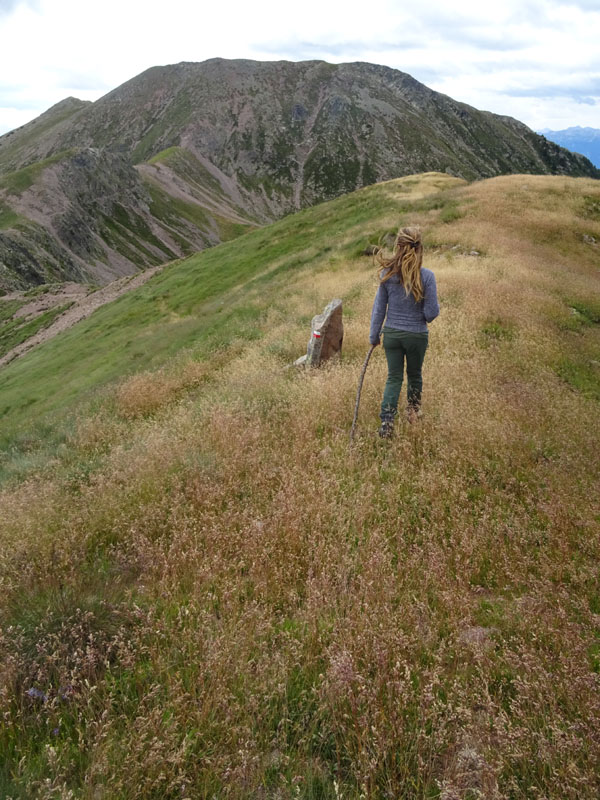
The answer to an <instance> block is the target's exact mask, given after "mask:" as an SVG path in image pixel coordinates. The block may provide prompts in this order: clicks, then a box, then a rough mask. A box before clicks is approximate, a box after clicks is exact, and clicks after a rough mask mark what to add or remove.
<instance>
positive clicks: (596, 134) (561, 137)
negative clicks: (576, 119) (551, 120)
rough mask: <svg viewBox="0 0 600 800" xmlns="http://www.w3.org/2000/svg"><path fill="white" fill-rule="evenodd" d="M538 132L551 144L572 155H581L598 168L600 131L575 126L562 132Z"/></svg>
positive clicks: (599, 162) (547, 130)
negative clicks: (568, 151)
mask: <svg viewBox="0 0 600 800" xmlns="http://www.w3.org/2000/svg"><path fill="white" fill-rule="evenodd" d="M539 132H540V133H541V134H542V135H543V136H545V137H546V139H550V141H551V142H556V144H560V145H562V147H566V148H567V149H568V150H571V152H573V153H581V155H583V156H585V157H586V158H589V160H590V161H591V162H592V164H594V165H595V166H596V167H600V130H598V129H597V128H580V127H579V126H577V127H574V128H566V129H565V130H563V131H551V130H550V129H548V128H546V129H544V130H541V131H539Z"/></svg>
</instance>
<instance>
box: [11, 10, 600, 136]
mask: <svg viewBox="0 0 600 800" xmlns="http://www.w3.org/2000/svg"><path fill="white" fill-rule="evenodd" d="M215 56H220V57H223V58H255V59H265V60H266V59H268V60H278V59H288V60H290V61H300V60H304V59H324V60H326V61H331V62H343V61H370V62H373V63H377V64H385V65H387V66H390V67H394V68H396V69H399V70H402V71H403V72H408V73H410V74H411V75H413V76H414V77H415V78H417V80H420V81H421V82H423V83H425V84H426V85H427V86H430V87H431V88H432V89H436V90H437V91H440V92H444V93H445V94H448V95H450V96H451V97H453V98H454V99H456V100H460V101H463V102H466V103H470V104H471V105H473V106H476V107H477V108H481V109H486V110H489V111H494V112H496V113H499V114H508V115H510V116H513V117H517V119H520V120H522V121H523V122H525V123H527V124H528V125H530V126H531V127H532V128H534V129H536V130H538V129H541V128H552V129H562V128H568V127H570V126H573V125H581V126H591V127H595V128H600V0H496V2H492V3H487V2H486V1H485V0H476V1H475V0H453V2H449V0H446V1H444V0H412V2H408V1H406V2H405V1H404V0H400V1H396V2H394V1H393V0H361V2H357V1H356V0H344V2H338V0H330V1H329V2H328V0H300V1H299V2H294V3H293V4H292V3H285V2H282V0H254V1H253V2H250V0H229V2H218V0H213V2H211V3H210V4H207V3H202V2H192V1H191V0H167V1H165V0H160V1H159V0H103V2H101V3H95V2H89V3H88V2H85V0H0V133H2V132H5V131H8V130H10V129H12V128H15V127H17V126H19V125H22V124H23V123H25V122H27V121H28V120H30V119H33V118H34V117H36V116H38V114H40V113H41V112H42V111H45V110H46V109H47V108H49V107H50V106H51V105H53V104H54V103H56V102H58V101H59V100H62V99H63V98H65V97H68V96H70V95H73V96H75V97H79V98H81V99H83V100H96V99H97V98H99V97H101V96H102V95H103V94H105V93H106V92H108V91H110V90H111V89H114V88H115V87H116V86H118V85H120V84H121V83H123V82H124V81H126V80H128V79H129V78H132V77H134V76H135V75H137V74H139V73H140V72H142V71H143V70H145V69H147V68H148V67H151V66H155V65H157V64H173V63H177V62H178V61H203V60H204V59H207V58H213V57H215Z"/></svg>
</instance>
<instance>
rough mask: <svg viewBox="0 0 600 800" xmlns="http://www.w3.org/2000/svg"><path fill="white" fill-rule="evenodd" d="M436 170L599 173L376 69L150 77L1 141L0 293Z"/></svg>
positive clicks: (106, 271)
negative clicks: (366, 187)
mask: <svg viewBox="0 0 600 800" xmlns="http://www.w3.org/2000/svg"><path fill="white" fill-rule="evenodd" d="M431 170H435V171H438V172H444V173H448V174H450V175H455V176H458V177H460V178H463V179H466V180H475V179H477V178H489V177H492V176H494V175H500V174H505V173H514V172H516V173H521V172H523V173H539V174H549V175H550V174H551V175H570V176H572V177H592V178H598V177H600V170H598V169H597V168H595V167H594V166H593V164H592V163H591V162H590V161H588V159H587V158H585V157H584V156H581V155H577V154H575V153H571V152H569V151H568V150H566V149H564V148H562V147H559V146H558V145H557V144H555V143H554V142H551V141H548V140H547V139H545V138H544V137H543V136H539V135H538V134H536V133H534V132H533V131H532V130H531V129H530V128H528V127H527V126H526V125H524V124H523V123H522V122H519V121H518V120H515V119H512V118H511V117H506V116H500V115H498V114H492V113H490V112H487V111H479V110H478V109H476V108H473V107H472V106H468V105H466V104H465V103H461V102H458V101H456V100H453V99H452V98H450V97H447V96H446V95H443V94H439V93H438V92H434V91H433V90H431V89H429V88H428V87H427V86H425V85H423V84H421V83H419V81H417V80H415V79H414V78H412V77H411V76H410V75H408V74H406V73H404V72H400V71H399V70H395V69H390V68H389V67H384V66H381V65H377V64H368V63H364V62H354V63H350V64H328V63H326V62H324V61H300V62H290V61H277V62H274V61H250V60H245V59H233V60H228V59H222V58H213V59H209V60H207V61H204V62H201V63H190V62H182V63H180V64H169V65H166V66H160V67H152V68H151V69H148V70H146V71H144V72H143V73H141V74H140V75H136V76H135V77H134V78H132V79H131V80H129V81H127V82H126V83H124V84H122V85H121V86H118V87H117V88H116V89H114V90H113V91H111V92H109V93H108V94H107V95H105V96H104V97H101V98H100V99H99V100H97V101H96V102H94V103H83V102H81V101H78V100H76V99H75V98H67V99H66V100H64V101H62V102H61V103H58V104H57V105H55V106H53V107H52V108H51V109H49V110H48V111H47V112H45V113H44V114H42V115H41V116H40V117H39V118H38V119H36V120H32V121H31V122H30V123H27V124H26V125H23V126H22V127H21V128H18V129H17V130H15V131H11V132H9V133H7V134H5V135H4V136H0V293H1V292H2V291H3V290H4V291H14V290H17V289H27V288H28V287H29V286H32V285H37V284H40V283H52V282H57V281H61V282H62V281H65V280H70V281H73V280H75V281H79V282H82V283H92V284H104V283H107V282H109V281H111V280H113V279H114V278H117V277H119V276H123V275H128V274H132V273H134V272H136V271H137V270H138V269H142V268H147V267H149V266H153V265H156V264H161V263H163V262H165V261H168V260H172V259H174V258H178V257H182V256H187V255H190V254H191V253H193V252H195V251H196V250H202V249H204V248H206V247H209V246H212V245H214V244H217V243H219V242H224V241H228V240H229V239H231V238H233V236H235V235H236V234H237V233H241V232H243V231H244V230H247V229H249V228H251V227H254V226H256V225H257V224H262V223H265V222H272V221H273V220H275V219H279V218H281V217H282V216H284V215H285V214H288V213H291V212H295V211H297V210H299V209H301V208H305V207H307V206H311V205H314V204H315V203H318V202H321V201H324V200H329V199H332V198H335V197H339V196H340V195H342V194H344V193H346V192H351V191H354V190H355V189H358V188H360V187H362V186H367V185H369V184H373V183H376V182H378V181H383V180H387V179H390V178H398V177H400V176H404V175H410V174H412V173H422V172H428V171H431Z"/></svg>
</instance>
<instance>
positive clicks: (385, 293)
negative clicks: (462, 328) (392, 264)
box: [369, 267, 440, 344]
mask: <svg viewBox="0 0 600 800" xmlns="http://www.w3.org/2000/svg"><path fill="white" fill-rule="evenodd" d="M383 274H384V273H382V275H383ZM421 281H422V283H423V299H422V300H421V301H420V302H419V303H417V302H416V300H415V298H414V295H413V293H412V292H410V293H409V294H408V295H407V294H406V291H405V290H404V286H402V284H401V283H400V280H399V278H398V276H397V275H392V277H391V278H389V279H388V280H387V281H386V282H385V283H380V284H379V288H378V289H377V294H376V295H375V302H374V303H373V313H372V314H371V331H370V333H369V341H370V342H371V344H379V336H380V334H381V326H382V325H383V320H384V319H385V324H386V327H388V328H395V329H396V330H399V331H413V332H414V333H425V332H426V331H427V323H428V322H431V321H432V320H434V319H435V318H436V317H437V315H438V314H439V313H440V307H439V304H438V299H437V287H436V285H435V275H434V274H433V272H432V271H431V270H430V269H425V267H421ZM386 311H387V317H386Z"/></svg>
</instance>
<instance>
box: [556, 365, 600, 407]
mask: <svg viewBox="0 0 600 800" xmlns="http://www.w3.org/2000/svg"><path fill="white" fill-rule="evenodd" d="M556 372H557V374H558V375H559V376H560V377H561V378H562V379H563V380H564V381H566V382H567V383H568V384H569V385H570V386H572V387H573V388H574V389H576V390H577V391H578V392H581V394H583V395H585V396H586V397H591V398H594V399H595V400H600V359H591V358H587V359H586V358H585V357H581V356H579V355H576V356H572V357H568V356H565V357H564V358H562V359H561V360H560V362H559V363H558V366H557V367H556Z"/></svg>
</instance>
